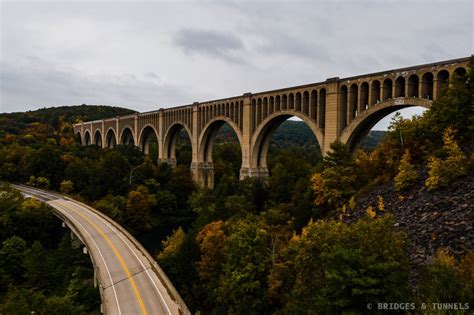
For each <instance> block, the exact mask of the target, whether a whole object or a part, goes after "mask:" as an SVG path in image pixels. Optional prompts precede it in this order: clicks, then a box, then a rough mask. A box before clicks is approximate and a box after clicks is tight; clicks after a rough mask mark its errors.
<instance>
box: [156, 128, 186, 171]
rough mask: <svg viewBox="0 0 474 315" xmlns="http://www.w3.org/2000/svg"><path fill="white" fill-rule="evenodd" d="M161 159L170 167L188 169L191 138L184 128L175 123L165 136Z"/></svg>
mask: <svg viewBox="0 0 474 315" xmlns="http://www.w3.org/2000/svg"><path fill="white" fill-rule="evenodd" d="M163 150H164V152H163V157H164V158H165V160H166V162H167V163H169V164H171V165H182V166H183V167H187V168H189V167H190V165H191V160H192V145H191V136H190V133H189V131H188V129H187V128H186V127H184V126H183V125H182V124H179V123H176V124H174V125H173V126H171V128H169V129H168V132H167V133H166V135H165V144H164V146H163Z"/></svg>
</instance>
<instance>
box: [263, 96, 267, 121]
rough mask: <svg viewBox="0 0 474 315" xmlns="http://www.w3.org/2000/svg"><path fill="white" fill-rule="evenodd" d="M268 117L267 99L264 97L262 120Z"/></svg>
mask: <svg viewBox="0 0 474 315" xmlns="http://www.w3.org/2000/svg"><path fill="white" fill-rule="evenodd" d="M267 115H268V98H266V97H264V98H263V115H262V119H265V117H267Z"/></svg>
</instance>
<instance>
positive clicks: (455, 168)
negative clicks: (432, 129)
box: [425, 128, 467, 190]
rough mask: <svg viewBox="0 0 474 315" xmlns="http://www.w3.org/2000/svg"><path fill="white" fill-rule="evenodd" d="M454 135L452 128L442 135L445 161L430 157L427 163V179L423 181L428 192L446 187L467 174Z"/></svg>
mask: <svg viewBox="0 0 474 315" xmlns="http://www.w3.org/2000/svg"><path fill="white" fill-rule="evenodd" d="M454 133H455V131H454V130H453V129H452V128H447V129H446V130H445V132H444V135H443V141H444V146H443V149H444V151H446V153H447V154H448V157H447V158H446V159H445V160H442V159H440V158H437V157H430V159H429V161H428V178H427V179H426V181H425V186H426V188H428V190H435V189H438V188H441V187H446V186H448V185H449V184H450V183H451V182H452V181H453V180H455V179H456V178H458V177H459V176H462V175H465V174H467V168H466V164H467V161H466V160H467V159H466V156H465V155H464V153H463V152H462V151H461V149H460V147H459V145H458V144H457V143H456V141H455V140H454Z"/></svg>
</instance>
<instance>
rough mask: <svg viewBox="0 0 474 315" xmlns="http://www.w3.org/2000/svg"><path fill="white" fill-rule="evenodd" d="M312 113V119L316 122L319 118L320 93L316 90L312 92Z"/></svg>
mask: <svg viewBox="0 0 474 315" xmlns="http://www.w3.org/2000/svg"><path fill="white" fill-rule="evenodd" d="M310 112H311V118H312V119H313V120H316V118H317V113H318V92H316V90H312V91H311V107H310Z"/></svg>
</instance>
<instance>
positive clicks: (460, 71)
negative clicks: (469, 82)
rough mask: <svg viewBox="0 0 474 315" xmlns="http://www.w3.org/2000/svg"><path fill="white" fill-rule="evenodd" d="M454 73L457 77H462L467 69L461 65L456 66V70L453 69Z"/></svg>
mask: <svg viewBox="0 0 474 315" xmlns="http://www.w3.org/2000/svg"><path fill="white" fill-rule="evenodd" d="M454 74H455V75H456V76H457V77H458V78H464V77H465V76H466V74H467V71H466V69H465V68H463V67H459V68H456V70H454Z"/></svg>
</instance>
